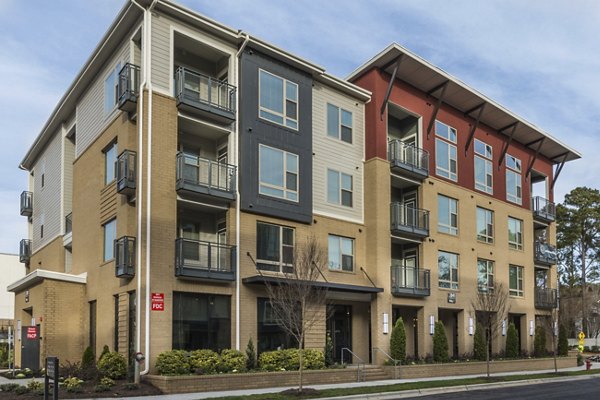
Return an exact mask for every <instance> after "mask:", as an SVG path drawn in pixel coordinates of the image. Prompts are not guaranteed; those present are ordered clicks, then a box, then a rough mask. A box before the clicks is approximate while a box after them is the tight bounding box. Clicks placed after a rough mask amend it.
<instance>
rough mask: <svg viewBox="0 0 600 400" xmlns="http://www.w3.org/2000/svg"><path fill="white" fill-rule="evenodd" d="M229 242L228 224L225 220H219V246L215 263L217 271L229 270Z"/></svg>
mask: <svg viewBox="0 0 600 400" xmlns="http://www.w3.org/2000/svg"><path fill="white" fill-rule="evenodd" d="M226 244H227V224H226V223H225V221H219V222H217V247H216V248H215V251H214V253H215V255H216V258H215V261H216V264H213V267H216V269H217V271H221V270H227V267H229V260H228V259H227V257H228V256H229V252H228V251H227V248H226V247H225V245H226Z"/></svg>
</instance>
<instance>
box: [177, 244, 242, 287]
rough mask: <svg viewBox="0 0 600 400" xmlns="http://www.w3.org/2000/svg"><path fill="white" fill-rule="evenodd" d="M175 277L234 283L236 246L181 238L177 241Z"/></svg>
mask: <svg viewBox="0 0 600 400" xmlns="http://www.w3.org/2000/svg"><path fill="white" fill-rule="evenodd" d="M175 276H177V277H186V278H200V279H214V280H227V281H232V280H234V279H235V246H229V245H226V244H219V243H213V242H206V241H203V240H192V239H184V238H179V239H177V240H176V241H175Z"/></svg>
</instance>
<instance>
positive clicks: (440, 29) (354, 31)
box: [0, 0, 600, 253]
mask: <svg viewBox="0 0 600 400" xmlns="http://www.w3.org/2000/svg"><path fill="white" fill-rule="evenodd" d="M180 2H181V3H182V4H184V5H186V6H188V7H190V8H192V9H194V10H196V11H198V12H200V13H202V14H205V15H207V16H208V17H211V18H213V19H215V20H218V21H220V22H222V23H224V24H226V25H229V26H230V27H232V28H235V29H243V30H245V31H247V32H250V33H251V34H253V35H254V36H257V37H260V38H262V39H264V40H267V41H269V42H271V43H273V44H275V45H277V46H280V47H282V48H284V49H286V50H288V51H290V52H292V53H295V54H297V55H299V56H301V57H304V58H306V59H308V60H310V61H313V62H315V63H316V64H319V65H321V66H323V67H325V68H326V69H327V70H328V71H329V72H330V73H333V74H334V75H337V76H340V77H345V76H347V75H348V74H349V73H350V72H352V71H353V70H354V69H355V68H356V67H357V66H359V65H361V64H362V63H364V62H365V61H366V60H368V59H369V58H371V57H372V56H373V55H375V54H376V53H378V52H379V51H381V50H382V49H383V48H385V47H386V46H387V45H388V44H390V43H391V42H397V43H399V44H401V45H403V46H404V47H407V48H408V49H410V50H412V51H413V52H415V53H416V54H418V55H420V56H421V57H423V58H425V59H426V60H428V61H430V62H432V63H433V64H435V65H437V66H439V67H440V68H442V69H444V70H445V71H447V72H448V73H450V74H452V75H454V76H455V77H457V78H459V79H460V80H462V81H463V82H465V83H467V84H469V85H470V86H472V87H474V88H475V89H477V90H479V91H480V92H482V93H484V94H486V95H487V96H489V97H491V98H492V99H494V100H495V101H497V102H499V103H500V104H502V105H504V106H506V107H508V108H509V109H510V110H512V111H513V112H515V113H516V114H517V115H520V116H522V117H523V118H525V119H527V120H528V121H530V122H532V123H533V124H535V125H537V126H539V127H540V128H542V129H543V130H545V131H547V132H550V133H551V134H552V135H554V136H555V137H557V138H558V139H560V140H561V141H563V142H564V143H566V144H568V145H570V146H572V147H574V148H575V149H577V150H579V151H580V152H581V153H582V154H583V160H579V161H575V162H572V163H568V164H567V165H566V166H565V168H564V170H563V172H562V174H561V176H560V178H559V180H558V181H557V184H556V188H555V194H556V197H555V199H556V201H562V199H563V196H564V194H565V193H568V192H569V191H570V190H571V189H572V188H574V187H576V186H584V185H586V186H591V187H595V188H598V187H600V184H599V182H598V180H597V174H598V172H600V140H599V138H598V128H597V127H596V123H597V122H598V121H600V96H599V92H600V52H599V50H600V46H599V45H598V43H599V42H598V40H599V38H600V23H599V22H598V21H600V2H599V1H595V0H589V1H580V0H569V1H567V0H564V1H558V0H528V1H520V0H514V1H510V0H496V1H489V0H488V1H477V0H471V1H446V0H437V1H427V0H411V1H405V0H389V1H385V0H370V1H352V0H344V1H340V0H335V1H331V0H319V1H309V0H304V1H298V0H294V1H287V0H271V1H266V0H247V1H244V0H219V1H214V0H210V1H208V0H180ZM123 3H124V0H94V1H82V0H52V1H42V0H28V1H24V0H0V177H1V178H0V179H1V180H0V252H12V253H16V252H18V242H19V240H20V239H21V238H25V237H26V236H27V225H26V219H25V217H21V216H20V215H19V194H20V192H21V191H22V190H25V189H26V188H27V174H26V173H25V172H23V171H20V170H19V169H18V164H19V162H20V161H21V159H22V157H23V156H24V154H25V152H26V151H27V149H28V147H29V146H30V145H31V143H32V141H33V139H34V138H35V137H36V136H37V135H38V134H39V132H40V129H41V127H42V126H43V125H44V123H45V122H46V120H47V118H48V117H49V116H50V113H51V112H52V110H53V109H54V107H55V105H56V103H57V101H58V100H59V98H60V97H61V96H62V95H63V93H64V92H65V90H66V89H67V88H68V86H69V85H70V84H71V82H72V81H73V79H74V78H75V75H76V74H77V72H78V71H79V70H80V68H81V67H82V66H83V63H84V62H85V61H86V60H87V58H88V57H89V56H90V54H91V52H92V50H93V49H94V47H95V46H96V45H97V43H98V41H99V40H100V38H101V37H102V36H103V34H104V32H105V31H106V29H107V28H108V26H109V25H110V23H111V22H112V20H113V18H114V17H115V16H116V14H117V13H118V11H119V10H120V8H121V7H122V5H123Z"/></svg>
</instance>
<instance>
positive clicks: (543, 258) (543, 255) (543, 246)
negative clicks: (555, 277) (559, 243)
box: [534, 241, 558, 265]
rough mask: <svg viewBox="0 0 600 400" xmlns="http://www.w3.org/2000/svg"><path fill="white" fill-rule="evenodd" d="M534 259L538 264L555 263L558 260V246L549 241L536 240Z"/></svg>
mask: <svg viewBox="0 0 600 400" xmlns="http://www.w3.org/2000/svg"><path fill="white" fill-rule="evenodd" d="M534 260H535V262H536V264H542V265H554V264H556V263H557V262H558V255H557V253H556V247H554V246H552V245H551V244H548V243H542V242H538V241H536V242H535V254H534Z"/></svg>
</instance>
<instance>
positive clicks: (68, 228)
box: [65, 212, 73, 235]
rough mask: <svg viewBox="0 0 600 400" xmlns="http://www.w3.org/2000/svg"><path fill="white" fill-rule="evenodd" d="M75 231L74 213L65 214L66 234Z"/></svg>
mask: <svg viewBox="0 0 600 400" xmlns="http://www.w3.org/2000/svg"><path fill="white" fill-rule="evenodd" d="M71 232H73V213H72V212H70V213H68V214H67V215H65V235H68V234H69V233H71Z"/></svg>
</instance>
